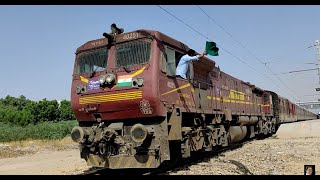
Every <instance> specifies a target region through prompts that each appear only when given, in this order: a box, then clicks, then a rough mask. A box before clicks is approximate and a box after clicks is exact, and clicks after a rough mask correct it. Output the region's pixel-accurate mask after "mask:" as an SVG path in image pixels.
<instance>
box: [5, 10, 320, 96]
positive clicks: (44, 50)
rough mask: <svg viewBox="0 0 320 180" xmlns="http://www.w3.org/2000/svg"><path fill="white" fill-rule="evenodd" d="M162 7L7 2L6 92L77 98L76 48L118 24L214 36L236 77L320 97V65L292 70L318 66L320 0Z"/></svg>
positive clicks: (195, 42) (194, 44) (201, 42)
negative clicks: (312, 0) (312, 1)
mask: <svg viewBox="0 0 320 180" xmlns="http://www.w3.org/2000/svg"><path fill="white" fill-rule="evenodd" d="M160 7H162V8H164V9H165V10H166V11H168V12H169V13H171V14H172V15H174V16H175V17H177V18H178V19H180V20H181V21H182V22H181V21H179V20H177V19H176V18H174V17H173V16H171V15H170V14H169V13H168V12H165V11H164V10H163V9H161V8H160ZM160 7H159V6H156V5H145V6H124V5H118V6H111V5H104V6H93V5H91V6H85V5H74V6H70V5H69V6H53V5H50V6H40V5H38V6H0V27H1V28H0V63H1V64H0V77H1V81H2V82H1V85H0V98H3V97H5V96H7V95H11V96H15V97H18V96H20V95H24V96H26V97H27V98H28V99H31V100H42V99H44V98H46V99H49V100H53V99H56V100H62V99H67V100H70V96H71V90H70V89H71V78H72V71H73V65H74V58H75V51H76V49H77V48H78V47H79V46H81V45H82V44H84V43H86V42H87V41H90V40H94V39H99V38H103V36H102V34H103V33H104V32H110V25H111V24H112V23H116V24H117V26H118V27H122V28H124V30H125V32H129V31H134V30H137V29H150V30H157V31H160V32H162V33H164V34H167V35H168V36H170V37H172V38H175V39H177V40H180V41H181V42H183V43H184V44H186V45H188V46H189V47H190V48H193V49H195V50H196V51H197V52H199V53H201V52H202V51H203V50H204V48H205V43H206V41H208V39H209V40H210V41H214V42H216V43H217V45H218V46H219V47H220V50H219V56H213V57H212V56H207V57H209V58H211V59H212V60H214V61H215V62H216V64H217V65H218V66H219V67H220V69H221V70H222V71H224V72H226V73H228V74H230V75H232V76H233V77H236V78H238V79H240V80H243V81H246V82H250V83H251V84H254V85H256V86H258V87H260V88H262V89H266V90H271V91H274V92H277V93H278V94H280V95H281V96H283V97H286V98H288V99H289V100H291V101H293V102H303V101H318V99H320V93H319V92H316V90H315V88H317V87H320V84H319V76H318V73H317V71H305V72H300V73H287V72H290V71H295V70H303V69H312V68H317V66H316V63H317V49H316V47H315V46H314V45H315V41H316V40H320V23H318V22H317V20H316V19H317V18H318V17H320V6H315V5H313V6H307V5H303V6H293V5H281V6H280V5H278V6H277V5H274V6H266V5H263V6H262V5H261V6H256V5H225V6H222V5H203V6H195V5H179V6H162V5H161V6H160ZM199 7H200V8H201V9H202V10H203V11H204V12H205V13H206V14H207V15H209V17H208V16H207V15H206V14H205V13H204V12H203V11H202V10H201V9H200V8H199ZM190 27H191V28H192V29H191V28H190ZM310 46H312V47H310ZM308 47H309V48H308ZM241 61H242V62H241ZM266 62H268V63H267V64H264V63H266ZM307 63H309V64H307ZM311 63H314V64H311ZM266 66H267V67H268V68H269V69H270V70H269V69H268V68H267V67H266ZM318 94H319V95H318Z"/></svg>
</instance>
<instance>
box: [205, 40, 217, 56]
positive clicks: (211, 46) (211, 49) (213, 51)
mask: <svg viewBox="0 0 320 180" xmlns="http://www.w3.org/2000/svg"><path fill="white" fill-rule="evenodd" d="M206 51H207V53H208V54H209V55H211V56H219V52H218V51H219V48H218V47H217V45H216V43H215V42H209V41H207V42H206Z"/></svg>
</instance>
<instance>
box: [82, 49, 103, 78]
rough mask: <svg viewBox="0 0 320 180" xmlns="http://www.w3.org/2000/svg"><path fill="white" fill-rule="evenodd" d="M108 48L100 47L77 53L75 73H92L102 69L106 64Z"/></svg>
mask: <svg viewBox="0 0 320 180" xmlns="http://www.w3.org/2000/svg"><path fill="white" fill-rule="evenodd" d="M107 60H108V50H107V48H100V49H96V50H92V51H88V52H83V53H81V54H79V56H78V58H77V67H78V68H77V73H78V74H83V73H92V72H93V71H96V72H98V71H104V70H105V69H106V66H107Z"/></svg>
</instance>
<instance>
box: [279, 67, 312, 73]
mask: <svg viewBox="0 0 320 180" xmlns="http://www.w3.org/2000/svg"><path fill="white" fill-rule="evenodd" d="M313 70H318V68H314V69H303V70H297V71H289V72H285V73H282V74H289V73H297V72H304V71H313Z"/></svg>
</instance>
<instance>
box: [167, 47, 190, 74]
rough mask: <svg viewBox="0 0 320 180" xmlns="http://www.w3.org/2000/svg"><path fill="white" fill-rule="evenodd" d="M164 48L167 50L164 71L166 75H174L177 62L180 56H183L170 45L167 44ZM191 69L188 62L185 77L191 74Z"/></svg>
mask: <svg viewBox="0 0 320 180" xmlns="http://www.w3.org/2000/svg"><path fill="white" fill-rule="evenodd" d="M166 50H167V52H166V53H167V68H166V73H167V75H168V76H171V77H175V76H176V69H177V66H178V64H179V61H180V58H181V57H182V56H183V53H181V52H180V51H178V50H175V49H173V48H171V47H168V46H167V48H166ZM163 69H164V68H163ZM191 70H192V68H190V63H189V66H188V72H187V77H188V75H189V74H193V73H190V71H191ZM188 78H189V77H188Z"/></svg>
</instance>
